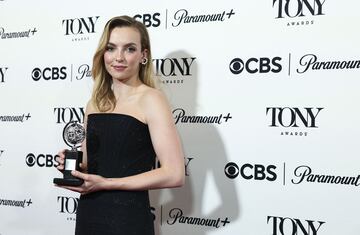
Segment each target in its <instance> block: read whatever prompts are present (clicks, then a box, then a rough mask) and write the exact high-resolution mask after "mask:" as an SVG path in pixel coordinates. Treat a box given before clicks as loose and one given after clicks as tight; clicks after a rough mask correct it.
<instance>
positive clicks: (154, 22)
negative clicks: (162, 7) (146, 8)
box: [133, 13, 161, 27]
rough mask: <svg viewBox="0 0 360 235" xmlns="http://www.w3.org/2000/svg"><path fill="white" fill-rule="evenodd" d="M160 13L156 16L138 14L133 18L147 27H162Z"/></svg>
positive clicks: (155, 14)
mask: <svg viewBox="0 0 360 235" xmlns="http://www.w3.org/2000/svg"><path fill="white" fill-rule="evenodd" d="M159 17H160V13H154V14H152V15H151V14H142V15H141V14H137V15H135V16H134V17H133V18H134V19H135V20H138V21H140V22H142V23H143V24H144V25H145V26H146V27H159V26H160V23H161V22H160V19H159Z"/></svg>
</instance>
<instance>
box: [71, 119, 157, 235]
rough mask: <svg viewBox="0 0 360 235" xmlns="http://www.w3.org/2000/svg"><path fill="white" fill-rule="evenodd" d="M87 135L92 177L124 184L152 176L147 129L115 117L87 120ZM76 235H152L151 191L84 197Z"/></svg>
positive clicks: (151, 149)
mask: <svg viewBox="0 0 360 235" xmlns="http://www.w3.org/2000/svg"><path fill="white" fill-rule="evenodd" d="M87 123H88V124H87V132H86V143H87V145H86V146H87V147H86V148H87V158H88V172H89V174H97V175H101V176H103V177H106V178H121V177H126V176H131V175H136V174H139V173H142V172H146V171H149V170H151V168H152V166H153V164H154V161H155V151H154V149H153V145H152V142H151V139H150V133H149V129H148V126H147V125H146V124H144V123H143V122H141V121H139V120H138V119H136V118H134V117H132V116H129V115H125V114H113V113H97V114H90V115H88V121H87ZM75 234H76V235H135V234H137V235H153V234H154V223H153V215H152V214H151V211H150V203H149V195H148V191H122V190H114V191H99V192H95V193H90V194H88V195H82V196H81V197H80V200H79V204H78V208H77V214H76V228H75Z"/></svg>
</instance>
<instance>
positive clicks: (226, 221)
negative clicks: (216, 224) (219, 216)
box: [221, 217, 230, 227]
mask: <svg viewBox="0 0 360 235" xmlns="http://www.w3.org/2000/svg"><path fill="white" fill-rule="evenodd" d="M221 223H222V224H223V226H224V227H225V225H226V224H229V223H230V221H229V220H228V217H226V218H225V219H223V220H221Z"/></svg>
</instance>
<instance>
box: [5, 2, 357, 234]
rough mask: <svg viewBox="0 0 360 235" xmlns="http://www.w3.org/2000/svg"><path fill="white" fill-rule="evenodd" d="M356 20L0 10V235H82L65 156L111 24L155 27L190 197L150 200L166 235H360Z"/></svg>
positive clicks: (124, 7) (137, 8)
mask: <svg viewBox="0 0 360 235" xmlns="http://www.w3.org/2000/svg"><path fill="white" fill-rule="evenodd" d="M359 8H360V3H359V1H355V0H343V1H334V0H301V1H300V0H258V1H245V0H240V1H239V0H237V1H187V0H183V1H178V2H168V1H160V0H156V1H151V2H149V1H145V0H138V1H69V0H64V1H45V0H32V1H19V0H1V1H0V53H1V60H0V234H1V235H23V234H27V235H42V234H44V235H45V234H46V235H48V234H59V235H63V234H73V231H74V225H75V214H76V209H77V203H78V197H79V195H78V194H77V193H73V192H70V191H66V190H64V189H61V188H56V187H54V186H53V183H52V180H53V178H54V177H61V174H60V173H59V172H58V171H57V170H56V169H55V166H56V162H55V158H56V157H57V156H56V153H57V152H58V151H59V150H60V149H63V148H65V147H67V146H66V145H65V143H64V141H63V140H62V130H63V128H64V126H65V124H66V123H67V122H69V121H71V120H77V121H79V122H83V118H84V106H85V104H86V102H87V100H88V99H89V98H90V95H91V91H92V85H93V82H92V78H91V72H90V71H91V67H92V56H93V54H94V51H95V49H96V47H97V44H98V40H99V37H100V34H101V32H102V30H103V27H104V25H105V23H106V22H107V21H108V20H109V19H110V18H111V17H113V16H118V15H124V14H126V15H130V16H133V17H135V18H136V19H137V20H139V21H141V22H143V23H144V24H145V25H146V26H147V27H148V30H149V33H150V37H151V42H152V49H153V57H154V58H153V59H154V67H155V71H156V75H157V76H158V77H159V79H160V82H161V85H162V86H161V87H162V89H163V90H164V92H165V93H166V94H167V96H168V98H169V101H170V103H171V105H172V110H173V116H174V121H175V122H176V126H177V128H178V130H179V133H180V135H181V139H182V143H183V147H184V150H185V155H186V157H185V164H186V172H185V174H186V184H185V186H184V187H182V188H179V189H171V190H168V189H166V190H154V191H152V192H151V206H152V214H153V215H154V223H155V227H156V234H162V235H167V234H171V235H183V234H196V235H205V234H207V235H209V234H214V235H232V234H234V235H235V234H243V235H245V234H247V235H270V234H271V235H302V234H305V235H316V234H318V235H339V234H341V235H358V234H359V233H360V223H359V222H358V212H359V210H360V204H359V203H358V199H359V185H360V176H359V174H360V170H359V169H360V160H359V147H358V146H359V145H358V134H359V133H360V124H359V120H360V108H359V100H360V99H359V98H360V93H359V91H358V88H359V85H360V82H359V69H360V58H359V52H360V48H359V45H358V43H359V41H360V33H359V30H358V28H359V22H360V16H359V14H358V9H359ZM154 167H157V163H154ZM99 213H100V214H101V212H99Z"/></svg>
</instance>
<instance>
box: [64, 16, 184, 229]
mask: <svg viewBox="0 0 360 235" xmlns="http://www.w3.org/2000/svg"><path fill="white" fill-rule="evenodd" d="M92 75H93V78H94V90H93V94H92V97H91V100H90V101H89V102H88V104H87V107H86V115H85V120H84V124H85V126H87V130H86V140H85V141H84V143H83V145H82V146H83V152H84V157H83V163H82V165H81V168H82V169H83V172H79V171H73V172H72V174H73V175H74V176H75V177H78V178H81V179H83V180H84V183H83V184H82V185H81V186H79V187H71V186H61V187H64V188H66V189H70V190H73V191H75V192H79V193H81V197H80V201H79V206H78V209H77V218H76V229H75V230H76V232H75V233H76V234H78V235H80V234H86V235H91V234H102V235H106V234H109V235H110V234H117V235H118V234H124V235H130V234H139V235H140V234H141V235H147V234H154V228H153V217H152V216H151V213H150V205H149V197H148V190H149V189H160V188H171V187H179V186H181V185H183V183H184V173H185V169H184V156H183V152H182V148H181V143H180V140H179V136H178V134H177V131H176V128H175V124H174V121H173V117H172V113H171V110H170V107H169V105H168V103H167V101H166V98H165V97H164V95H163V94H162V93H161V92H160V91H158V90H156V89H155V88H154V81H153V80H152V79H153V78H152V59H151V49H150V41H149V36H148V32H147V30H146V27H145V26H144V25H143V24H142V23H140V22H138V21H136V20H134V19H133V18H131V17H128V16H120V17H115V18H112V19H111V20H110V21H109V22H108V23H107V24H106V25H105V28H104V32H103V34H102V36H101V39H100V43H99V46H98V49H97V51H96V53H95V55H94V58H93V69H92ZM59 155H60V158H59V160H58V161H59V166H58V169H59V170H63V168H64V165H63V162H64V154H63V151H62V152H61V153H59ZM155 156H157V158H158V160H159V162H160V165H161V166H160V167H159V168H156V169H152V166H153V165H154V162H155ZM85 172H86V173H85Z"/></svg>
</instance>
